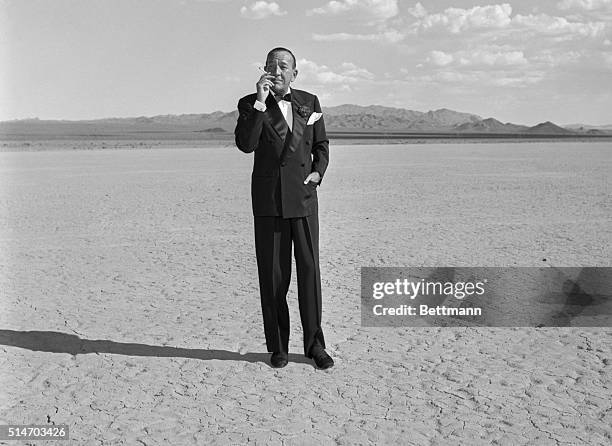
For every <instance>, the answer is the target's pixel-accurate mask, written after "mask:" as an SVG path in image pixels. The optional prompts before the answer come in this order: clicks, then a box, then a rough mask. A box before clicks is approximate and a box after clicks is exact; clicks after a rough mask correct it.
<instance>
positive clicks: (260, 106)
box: [253, 88, 293, 131]
mask: <svg viewBox="0 0 612 446" xmlns="http://www.w3.org/2000/svg"><path fill="white" fill-rule="evenodd" d="M288 93H291V88H287V93H285V94H288ZM270 94H272V91H270ZM274 99H276V95H274ZM276 103H277V104H278V108H280V111H281V113H282V114H283V117H284V118H285V121H286V122H287V125H288V126H289V131H293V108H292V107H291V102H289V101H285V100H283V99H281V100H280V101H279V100H277V101H276ZM253 107H254V108H255V109H256V110H259V111H262V112H265V111H266V108H267V107H266V104H264V103H262V102H259V101H258V100H257V99H255V104H254V105H253Z"/></svg>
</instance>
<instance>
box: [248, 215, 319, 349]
mask: <svg viewBox="0 0 612 446" xmlns="http://www.w3.org/2000/svg"><path fill="white" fill-rule="evenodd" d="M292 244H293V248H294V255H295V266H296V269H297V285H298V304H299V310H300V319H301V321H302V329H303V335H304V354H305V355H306V356H309V352H310V349H311V347H312V346H313V345H314V344H315V343H318V344H319V345H321V347H323V348H325V340H324V338H323V330H322V329H321V275H320V271H319V221H318V216H317V214H314V215H309V216H307V217H297V218H283V217H257V216H256V217H255V250H256V254H257V270H258V273H259V290H260V296H261V309H262V313H263V321H264V331H265V335H266V346H267V348H268V351H269V352H285V353H288V352H289V308H288V306H287V291H288V290H289V284H290V282H291V245H292Z"/></svg>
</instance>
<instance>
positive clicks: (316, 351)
mask: <svg viewBox="0 0 612 446" xmlns="http://www.w3.org/2000/svg"><path fill="white" fill-rule="evenodd" d="M310 357H311V358H312V359H314V362H315V364H316V365H317V367H318V368H320V369H323V370H325V369H328V368H330V367H332V366H333V365H334V360H333V359H332V358H331V356H329V355H328V354H327V352H326V351H325V350H324V349H323V348H321V347H314V348H313V349H312V350H311V352H310Z"/></svg>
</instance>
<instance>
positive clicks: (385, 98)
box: [0, 0, 612, 125]
mask: <svg viewBox="0 0 612 446" xmlns="http://www.w3.org/2000/svg"><path fill="white" fill-rule="evenodd" d="M274 46H286V47H288V48H291V49H292V50H293V51H294V53H295V54H296V56H297V59H298V70H299V74H298V78H297V80H296V82H295V83H294V87H295V88H301V89H304V90H308V91H311V92H313V93H315V94H317V95H318V96H319V98H320V100H321V104H322V105H323V106H324V107H325V106H332V105H339V104H344V103H353V104H361V105H370V104H378V105H386V106H395V107H403V108H408V109H413V110H419V111H428V110H435V109H438V108H443V107H445V108H450V109H452V110H457V111H464V112H471V113H475V114H478V115H480V116H482V117H495V118H497V119H500V120H501V121H503V122H507V121H510V122H514V123H518V124H528V125H533V124H536V123H538V122H542V121H546V120H550V121H553V122H555V123H557V124H568V123H576V122H581V123H589V124H612V88H611V86H612V82H611V79H612V0H538V1H537V2H535V1H531V0H509V1H507V2H504V3H494V0H490V1H489V2H487V0H483V1H478V0H438V1H429V2H428V1H421V2H420V3H419V2H415V1H410V0H334V1H329V0H315V1H309V2H306V1H301V2H300V1H288V0H276V1H263V0H214V1H213V0H0V120H8V119H20V118H30V117H39V118H41V119H89V118H101V117H111V116H118V117H119V116H120V117H127V116H152V115H157V114H181V113H208V112H212V111H215V110H223V111H231V110H234V109H235V107H236V103H237V101H238V99H239V98H240V97H241V96H243V95H245V94H247V93H251V92H254V91H255V82H256V81H257V79H258V77H259V75H260V73H259V71H258V70H257V64H258V63H260V64H261V63H263V61H264V59H265V55H266V53H267V51H268V50H269V49H270V48H272V47H274Z"/></svg>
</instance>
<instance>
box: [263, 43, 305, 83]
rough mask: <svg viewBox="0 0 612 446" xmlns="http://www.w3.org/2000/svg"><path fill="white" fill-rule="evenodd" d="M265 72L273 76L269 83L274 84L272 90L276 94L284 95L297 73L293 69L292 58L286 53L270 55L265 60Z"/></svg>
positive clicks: (280, 52)
mask: <svg viewBox="0 0 612 446" xmlns="http://www.w3.org/2000/svg"><path fill="white" fill-rule="evenodd" d="M266 71H267V72H268V73H270V74H272V75H274V76H275V77H274V79H271V81H272V83H273V84H274V85H273V87H272V90H273V91H274V93H276V94H281V93H282V94H284V93H286V92H287V90H288V89H289V84H290V83H291V82H293V81H294V80H295V78H296V77H297V73H298V72H297V70H296V69H295V68H293V57H291V54H289V53H288V52H286V51H277V52H275V53H272V54H271V55H270V57H268V60H266Z"/></svg>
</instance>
